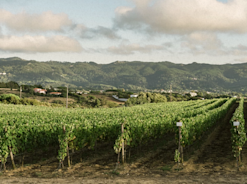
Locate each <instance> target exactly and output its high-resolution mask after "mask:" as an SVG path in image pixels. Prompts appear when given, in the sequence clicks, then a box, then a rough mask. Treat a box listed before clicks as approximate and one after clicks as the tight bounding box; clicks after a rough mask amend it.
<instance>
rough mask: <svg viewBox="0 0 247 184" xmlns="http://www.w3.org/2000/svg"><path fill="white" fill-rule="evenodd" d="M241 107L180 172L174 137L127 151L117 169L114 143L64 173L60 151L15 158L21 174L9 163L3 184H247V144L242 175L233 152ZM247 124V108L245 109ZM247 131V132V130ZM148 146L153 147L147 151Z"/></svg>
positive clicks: (82, 156) (85, 153) (191, 153)
mask: <svg viewBox="0 0 247 184" xmlns="http://www.w3.org/2000/svg"><path fill="white" fill-rule="evenodd" d="M237 106H238V104H235V105H234V106H232V108H231V109H230V110H229V112H228V113H227V115H226V117H225V118H223V119H222V120H221V121H219V123H218V124H217V125H216V126H214V127H212V128H211V129H210V130H208V132H205V135H204V136H203V137H202V139H201V140H198V141H197V142H195V143H194V144H193V145H192V146H191V147H189V148H185V149H184V159H185V161H184V164H183V166H182V165H180V166H179V168H180V170H177V164H176V163H175V162H174V152H175V149H177V145H176V143H175V140H174V135H172V134H170V135H168V136H166V137H164V139H162V140H155V141H150V142H149V143H148V144H146V146H142V147H139V148H135V149H132V150H131V152H130V153H131V155H130V158H128V154H129V149H128V148H127V152H126V154H127V163H126V164H125V165H122V164H121V165H119V166H118V167H117V168H116V161H117V155H116V154H115V153H114V151H113V144H114V143H110V142H109V143H104V144H103V143H102V144H100V143H98V144H97V145H98V146H97V148H96V150H88V149H87V150H82V151H78V152H76V153H74V155H72V156H71V157H72V166H71V167H70V168H68V167H67V160H65V161H64V166H65V167H64V169H59V170H58V169H57V168H58V161H57V159H56V156H55V155H56V154H55V153H56V149H57V148H50V149H49V150H45V151H44V150H40V151H38V152H35V154H29V155H26V157H25V161H24V162H25V163H24V167H22V166H21V160H20V159H21V156H15V162H16V165H17V169H16V170H12V166H11V162H10V160H8V162H7V165H6V166H7V172H6V173H0V184H1V183H3V184H7V183H47V184H48V183H49V184H50V183H85V184H88V183H144V184H145V183H171V184H173V183H174V184H175V183H246V182H247V175H246V174H247V144H245V145H244V147H243V154H242V155H243V159H242V165H241V167H240V171H237V169H236V160H235V158H234V157H233V153H232V150H231V134H230V126H231V124H230V123H229V121H230V119H231V117H232V114H233V113H234V111H235V109H236V108H237ZM244 110H245V119H246V117H247V104H245V109H244ZM246 120H247V119H246ZM246 128H247V127H246ZM147 145H148V146H147Z"/></svg>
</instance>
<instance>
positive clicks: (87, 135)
mask: <svg viewBox="0 0 247 184" xmlns="http://www.w3.org/2000/svg"><path fill="white" fill-rule="evenodd" d="M237 104H239V105H237ZM236 105H237V106H236ZM233 107H235V108H233ZM235 109H236V110H235ZM230 111H232V113H230V114H229V112H230ZM234 111H235V112H234ZM233 112H234V113H233ZM228 114H229V115H228ZM226 116H229V118H230V119H227V120H226V121H228V123H227V126H225V127H227V129H228V130H227V129H226V128H225V129H226V131H228V132H229V136H228V137H229V140H231V143H230V144H229V145H230V146H231V158H233V159H234V158H235V159H236V160H237V167H238V168H239V167H240V166H241V165H243V162H244V159H243V158H242V157H243V153H242V150H244V145H245V142H246V133H245V119H244V100H243V99H241V100H240V101H239V103H236V99H235V98H231V99H212V100H201V101H186V102H172V103H158V104H145V105H140V106H134V107H124V108H113V109H104V108H99V109H65V108H49V107H33V106H22V105H5V104H0V160H1V167H0V169H1V170H4V171H6V170H12V169H18V167H23V165H24V163H25V162H28V160H25V157H27V155H32V154H33V155H35V154H37V152H40V151H41V152H42V153H45V152H47V150H48V152H49V150H51V149H53V148H54V150H55V151H52V153H50V156H51V157H56V161H55V162H54V164H55V165H56V167H55V168H54V169H53V170H54V171H55V170H59V169H64V168H68V167H71V166H73V164H72V155H73V157H75V158H77V157H79V160H80V161H81V162H84V160H86V156H83V155H85V154H84V153H94V152H95V151H99V150H100V149H101V148H102V147H105V148H103V150H104V149H105V151H106V152H107V153H109V155H110V157H111V159H109V157H108V159H109V160H110V161H109V162H111V164H112V165H111V168H110V169H111V170H112V172H116V173H117V172H118V170H119V169H121V165H123V164H124V163H127V164H128V160H131V161H132V162H135V161H137V160H138V155H140V157H141V155H142V154H140V153H141V152H146V151H147V150H148V149H147V148H146V147H151V144H154V145H156V143H157V145H158V144H159V145H158V146H160V147H161V148H160V150H162V151H161V153H164V152H167V153H165V154H168V153H169V154H170V155H169V156H167V158H165V159H164V160H167V161H169V164H171V163H174V164H173V165H177V164H179V166H180V167H181V169H183V166H184V168H186V162H191V161H190V160H191V158H192V157H191V158H189V157H188V154H187V153H186V151H187V150H189V149H190V148H191V147H196V145H198V144H204V143H203V142H204V139H207V136H208V135H207V134H209V133H210V132H213V130H214V129H215V128H216V127H222V125H219V126H218V125H217V124H219V122H222V121H224V119H225V117H226ZM177 122H181V123H182V126H181V127H177V124H176V123H177ZM234 122H238V123H239V125H238V126H234ZM216 129H217V128H216ZM222 132H223V131H222ZM227 135H228V134H227ZM105 145H107V146H105ZM158 150H159V149H158ZM195 150H196V149H195ZM50 152H51V151H50ZM99 152H100V151H99ZM137 152H138V153H139V154H137ZM243 152H244V151H243ZM165 154H164V155H165ZM75 155H77V156H75ZM126 155H127V156H126ZM155 156H157V157H162V154H159V153H156V155H155ZM102 157H103V156H102ZM127 157H128V159H127ZM184 157H185V160H184ZM187 157H188V158H187ZM16 158H20V160H21V161H20V163H22V164H16V162H17V159H16ZM231 158H230V159H231ZM80 161H78V162H80ZM148 162H150V161H146V163H148ZM176 163H177V164H176ZM164 164H166V163H164ZM150 165H152V163H150ZM174 168H175V170H176V169H177V167H174ZM182 171H183V170H182Z"/></svg>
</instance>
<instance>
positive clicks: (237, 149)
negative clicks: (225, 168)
mask: <svg viewBox="0 0 247 184" xmlns="http://www.w3.org/2000/svg"><path fill="white" fill-rule="evenodd" d="M234 121H238V122H239V126H238V127H236V126H235V127H234V126H233V122H234ZM230 123H231V125H232V128H231V134H232V137H231V140H232V152H233V153H234V157H238V156H239V155H240V153H241V150H242V147H243V145H244V144H245V142H246V141H247V138H246V131H245V120H244V98H241V100H240V102H239V106H238V108H237V109H236V110H235V112H234V114H233V116H232V118H231V120H230Z"/></svg>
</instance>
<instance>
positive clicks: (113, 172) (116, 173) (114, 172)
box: [111, 171, 119, 176]
mask: <svg viewBox="0 0 247 184" xmlns="http://www.w3.org/2000/svg"><path fill="white" fill-rule="evenodd" d="M111 174H114V175H117V176H119V172H117V171H112V172H111Z"/></svg>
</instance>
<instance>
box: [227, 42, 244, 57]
mask: <svg viewBox="0 0 247 184" xmlns="http://www.w3.org/2000/svg"><path fill="white" fill-rule="evenodd" d="M228 54H231V55H235V56H240V55H246V54H247V46H245V45H242V44H240V45H237V46H235V47H231V48H230V49H229V52H228Z"/></svg>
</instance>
